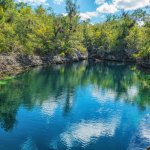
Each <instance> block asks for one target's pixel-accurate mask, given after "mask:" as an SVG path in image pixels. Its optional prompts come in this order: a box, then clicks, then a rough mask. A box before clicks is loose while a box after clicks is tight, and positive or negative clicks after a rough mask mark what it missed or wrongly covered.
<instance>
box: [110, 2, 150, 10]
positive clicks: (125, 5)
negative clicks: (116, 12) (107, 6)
mask: <svg viewBox="0 0 150 150" xmlns="http://www.w3.org/2000/svg"><path fill="white" fill-rule="evenodd" d="M113 5H114V6H116V7H117V8H118V9H124V10H135V9H138V8H143V7H145V6H148V5H150V0H114V1H113Z"/></svg>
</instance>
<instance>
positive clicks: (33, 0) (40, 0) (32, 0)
mask: <svg viewBox="0 0 150 150" xmlns="http://www.w3.org/2000/svg"><path fill="white" fill-rule="evenodd" d="M16 2H23V3H29V4H31V5H48V3H47V0H16Z"/></svg>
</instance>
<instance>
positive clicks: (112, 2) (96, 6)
mask: <svg viewBox="0 0 150 150" xmlns="http://www.w3.org/2000/svg"><path fill="white" fill-rule="evenodd" d="M16 1H17V2H25V3H29V4H31V5H33V6H38V5H40V4H42V5H44V6H45V7H48V6H49V7H52V9H53V10H54V12H55V13H57V14H65V0H16ZM77 3H78V5H79V6H80V9H79V11H80V17H81V20H86V19H90V20H91V21H92V22H93V23H94V22H99V21H102V20H104V18H105V17H106V15H108V14H117V13H119V12H120V11H121V10H124V11H132V10H136V9H138V8H144V7H146V6H150V0H77Z"/></svg>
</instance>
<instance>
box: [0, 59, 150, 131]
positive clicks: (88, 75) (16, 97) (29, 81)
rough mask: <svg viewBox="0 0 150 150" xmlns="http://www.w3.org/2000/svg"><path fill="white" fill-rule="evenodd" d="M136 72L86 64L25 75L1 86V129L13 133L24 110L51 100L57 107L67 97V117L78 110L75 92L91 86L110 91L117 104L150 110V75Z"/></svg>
mask: <svg viewBox="0 0 150 150" xmlns="http://www.w3.org/2000/svg"><path fill="white" fill-rule="evenodd" d="M133 68H134V66H132V65H125V64H122V63H112V62H109V63H108V62H100V63H92V62H90V63H88V62H87V61H84V62H81V63H75V64H66V65H53V66H51V67H49V68H36V69H33V70H31V71H28V72H25V73H22V74H20V75H18V76H16V77H15V78H14V79H12V80H10V81H8V82H7V83H6V84H1V85H0V125H1V128H3V129H4V130H5V131H9V130H11V129H13V127H14V125H15V123H17V121H16V115H17V111H18V109H19V107H20V106H23V107H26V109H28V110H31V109H32V108H34V107H35V106H36V105H38V106H41V105H42V104H43V102H45V101H46V100H48V99H50V98H51V97H52V98H53V101H55V102H57V103H59V101H60V98H59V97H62V96H63V97H65V102H64V104H63V114H64V115H67V114H68V113H69V112H70V111H71V109H72V107H74V105H73V104H74V101H73V98H72V97H73V95H74V91H75V89H76V88H77V87H86V86H88V85H92V86H94V87H96V88H97V89H101V90H110V91H112V92H114V93H115V97H116V98H115V99H116V100H119V99H123V100H124V102H126V103H129V104H132V105H138V107H140V109H141V110H144V109H145V108H146V107H147V106H150V75H149V74H146V73H144V72H142V71H137V70H133Z"/></svg>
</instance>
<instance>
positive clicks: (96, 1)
mask: <svg viewBox="0 0 150 150" xmlns="http://www.w3.org/2000/svg"><path fill="white" fill-rule="evenodd" d="M104 2H105V0H95V3H96V4H97V5H101V4H103V3H104Z"/></svg>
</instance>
